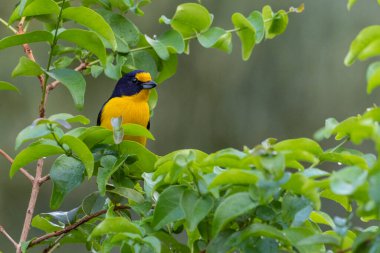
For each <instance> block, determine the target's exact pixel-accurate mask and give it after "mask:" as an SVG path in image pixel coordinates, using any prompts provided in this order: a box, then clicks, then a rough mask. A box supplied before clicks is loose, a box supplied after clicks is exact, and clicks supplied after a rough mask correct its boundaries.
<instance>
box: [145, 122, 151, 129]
mask: <svg viewBox="0 0 380 253" xmlns="http://www.w3.org/2000/svg"><path fill="white" fill-rule="evenodd" d="M146 128H147V129H148V130H149V129H150V120H149V121H148V125H147V126H146Z"/></svg>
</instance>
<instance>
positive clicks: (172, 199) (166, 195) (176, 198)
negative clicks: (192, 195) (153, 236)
mask: <svg viewBox="0 0 380 253" xmlns="http://www.w3.org/2000/svg"><path fill="white" fill-rule="evenodd" d="M184 191H185V188H184V186H180V185H174V186H170V187H168V188H166V189H165V190H164V191H163V192H162V193H161V194H160V196H159V198H158V201H157V204H156V208H155V210H154V213H153V221H152V226H153V227H154V229H155V230H158V229H160V228H162V227H163V226H165V225H166V224H169V223H170V222H174V221H177V220H181V219H183V218H184V217H185V214H184V213H183V211H182V209H181V206H180V201H181V198H182V194H183V193H184Z"/></svg>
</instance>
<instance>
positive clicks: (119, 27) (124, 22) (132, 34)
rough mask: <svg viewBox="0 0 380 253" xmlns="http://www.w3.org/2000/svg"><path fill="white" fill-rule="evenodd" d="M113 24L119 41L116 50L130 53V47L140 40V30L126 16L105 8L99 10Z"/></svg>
mask: <svg viewBox="0 0 380 253" xmlns="http://www.w3.org/2000/svg"><path fill="white" fill-rule="evenodd" d="M97 12H99V14H101V15H102V16H103V17H104V19H105V20H106V21H107V22H108V24H109V25H110V26H111V28H112V30H113V32H114V34H115V38H116V43H117V48H116V50H117V51H118V52H121V53H128V52H129V49H130V47H134V46H136V45H137V43H138V42H139V40H140V31H139V30H138V28H137V27H136V26H135V24H133V23H132V22H131V21H130V20H129V19H127V18H126V17H124V16H122V15H120V14H117V13H113V12H111V11H106V10H104V9H99V10H97Z"/></svg>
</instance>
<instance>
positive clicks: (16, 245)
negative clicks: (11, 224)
mask: <svg viewBox="0 0 380 253" xmlns="http://www.w3.org/2000/svg"><path fill="white" fill-rule="evenodd" d="M0 234H3V235H4V236H5V237H6V238H7V239H8V240H9V241H10V242H11V243H12V244H13V246H15V248H16V249H17V247H18V244H17V242H16V241H15V240H13V238H12V237H11V236H10V235H9V234H8V233H7V231H5V229H4V228H3V226H0Z"/></svg>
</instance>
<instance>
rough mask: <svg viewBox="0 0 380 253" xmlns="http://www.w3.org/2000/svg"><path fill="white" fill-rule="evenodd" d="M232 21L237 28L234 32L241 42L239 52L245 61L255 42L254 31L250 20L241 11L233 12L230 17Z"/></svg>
mask: <svg viewBox="0 0 380 253" xmlns="http://www.w3.org/2000/svg"><path fill="white" fill-rule="evenodd" d="M231 19H232V23H233V24H234V26H235V29H237V31H236V33H237V35H238V36H239V39H240V42H241V53H242V57H243V60H244V61H247V60H248V59H249V57H250V56H251V54H252V51H253V48H254V46H255V43H256V31H255V28H254V27H253V25H252V24H251V22H250V21H249V20H248V19H247V18H246V17H244V16H243V15H242V14H241V13H238V12H236V13H234V14H233V15H232V17H231Z"/></svg>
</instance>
